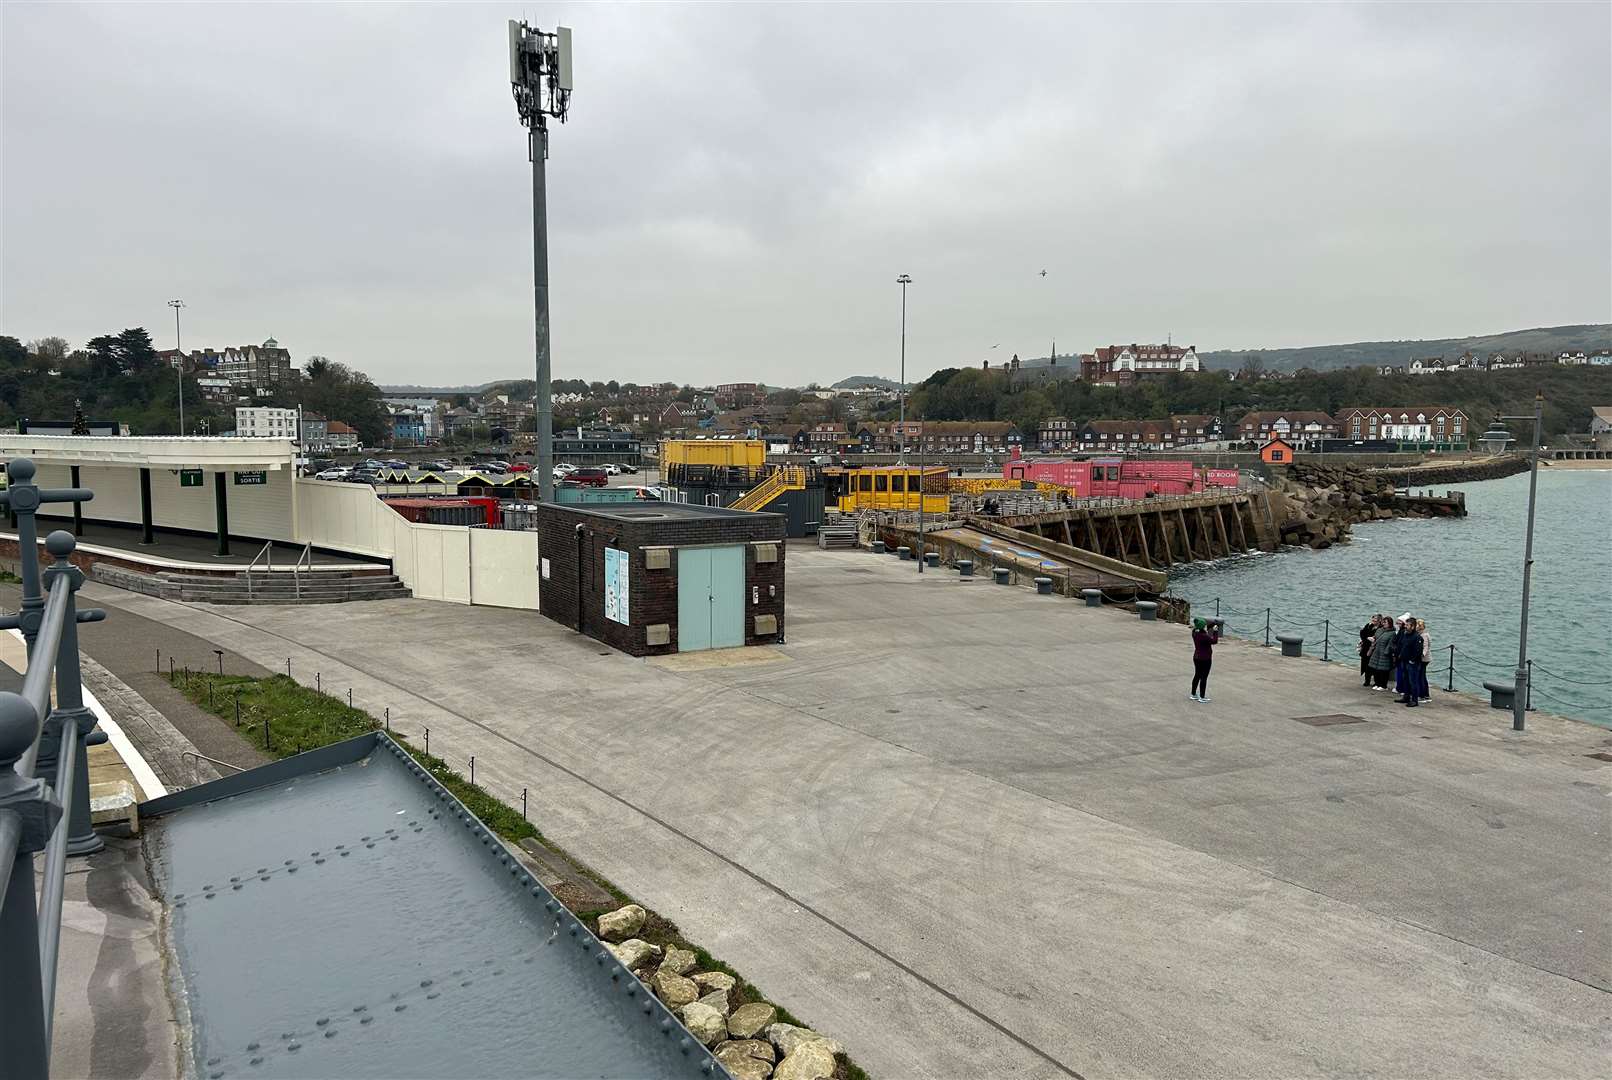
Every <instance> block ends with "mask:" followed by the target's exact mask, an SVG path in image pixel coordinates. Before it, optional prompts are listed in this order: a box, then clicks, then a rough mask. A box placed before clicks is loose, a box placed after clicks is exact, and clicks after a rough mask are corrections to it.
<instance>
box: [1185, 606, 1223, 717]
mask: <svg viewBox="0 0 1612 1080" xmlns="http://www.w3.org/2000/svg"><path fill="white" fill-rule="evenodd" d="M1219 641H1220V624H1219V623H1218V622H1216V623H1212V624H1210V623H1205V622H1204V621H1203V620H1202V619H1193V620H1192V693H1191V694H1189V695H1188V696H1189V697H1190V698H1192V700H1193V701H1208V700H1209V665H1210V663H1212V662H1213V661H1214V657H1215V645H1216V643H1218V642H1219Z"/></svg>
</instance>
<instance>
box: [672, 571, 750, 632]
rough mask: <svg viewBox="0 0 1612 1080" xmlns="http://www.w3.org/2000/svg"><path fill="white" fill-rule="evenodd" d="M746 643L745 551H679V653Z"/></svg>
mask: <svg viewBox="0 0 1612 1080" xmlns="http://www.w3.org/2000/svg"><path fill="white" fill-rule="evenodd" d="M743 644H744V548H743V547H742V546H734V547H714V548H678V549H677V651H678V652H697V651H699V650H701V649H725V648H729V647H730V646H734V645H743Z"/></svg>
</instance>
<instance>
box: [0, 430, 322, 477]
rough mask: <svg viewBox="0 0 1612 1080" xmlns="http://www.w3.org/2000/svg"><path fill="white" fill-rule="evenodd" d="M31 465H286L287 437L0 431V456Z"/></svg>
mask: <svg viewBox="0 0 1612 1080" xmlns="http://www.w3.org/2000/svg"><path fill="white" fill-rule="evenodd" d="M18 457H25V458H31V459H32V460H33V462H34V464H36V465H44V464H60V465H127V466H130V467H131V468H161V469H270V470H278V469H281V468H291V467H292V466H294V465H295V463H296V444H295V443H293V442H292V441H291V440H290V439H256V438H241V437H228V438H226V437H222V436H188V435H186V436H179V435H134V436H112V435H0V459H4V460H7V461H9V460H10V459H12V458H18Z"/></svg>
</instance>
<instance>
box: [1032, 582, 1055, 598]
mask: <svg viewBox="0 0 1612 1080" xmlns="http://www.w3.org/2000/svg"><path fill="white" fill-rule="evenodd" d="M1035 591H1036V594H1037V595H1038V596H1051V595H1052V579H1051V578H1049V577H1038V578H1036V579H1035Z"/></svg>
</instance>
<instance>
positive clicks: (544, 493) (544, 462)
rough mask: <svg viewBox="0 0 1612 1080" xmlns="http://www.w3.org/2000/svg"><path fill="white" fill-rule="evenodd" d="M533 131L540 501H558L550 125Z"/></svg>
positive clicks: (538, 494)
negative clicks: (552, 368)
mask: <svg viewBox="0 0 1612 1080" xmlns="http://www.w3.org/2000/svg"><path fill="white" fill-rule="evenodd" d="M537 120H538V123H537V126H536V127H535V128H533V129H532V134H531V143H532V147H531V153H532V304H533V307H535V308H536V311H537V389H536V397H537V404H536V412H537V498H538V501H539V502H553V501H554V399H553V396H552V388H551V387H550V364H549V218H548V175H547V170H546V169H545V165H546V164H547V161H548V156H549V131H548V125H547V123H545V122H544V120H543V115H542V114H541V113H539V114H538V117H537Z"/></svg>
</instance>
